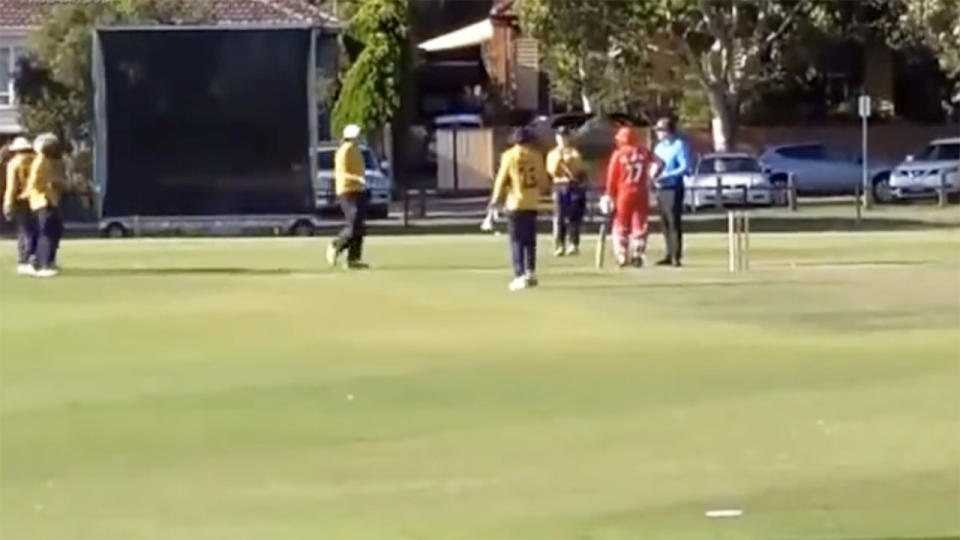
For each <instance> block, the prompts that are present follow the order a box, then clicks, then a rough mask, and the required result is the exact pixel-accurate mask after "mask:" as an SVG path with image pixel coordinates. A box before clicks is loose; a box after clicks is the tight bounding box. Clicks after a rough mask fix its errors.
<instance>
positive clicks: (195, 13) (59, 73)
mask: <svg viewBox="0 0 960 540" xmlns="http://www.w3.org/2000/svg"><path fill="white" fill-rule="evenodd" d="M210 18H211V17H210V12H209V9H208V7H206V5H205V4H202V3H199V2H194V1H191V0H108V1H106V2H78V3H75V4H63V5H59V6H57V7H55V8H54V9H53V10H52V11H51V13H50V15H49V16H48V17H47V19H46V20H45V21H44V23H43V24H42V25H41V26H40V27H39V28H37V29H36V30H34V31H33V32H32V33H31V34H30V36H29V50H28V58H27V59H26V60H25V61H21V62H20V65H19V70H18V71H19V73H18V74H17V77H16V85H17V95H18V96H19V100H18V110H19V113H20V118H21V121H22V122H23V124H24V127H26V129H27V130H28V131H32V132H41V131H52V132H55V133H58V134H59V135H60V136H61V138H62V139H63V140H64V141H66V142H67V143H68V147H70V148H71V149H72V152H73V157H74V158H75V159H74V161H76V162H79V163H85V162H88V161H89V160H87V159H85V157H84V153H88V152H89V147H90V114H89V111H90V107H91V103H92V97H91V96H92V88H93V83H92V80H91V75H90V69H91V67H90V66H91V48H92V40H91V38H90V36H91V34H92V31H93V29H94V28H96V27H97V26H109V25H112V24H181V23H184V24H186V23H199V22H205V21H208V20H210ZM75 172H79V173H80V175H81V176H82V177H84V178H89V173H90V172H89V170H81V171H75Z"/></svg>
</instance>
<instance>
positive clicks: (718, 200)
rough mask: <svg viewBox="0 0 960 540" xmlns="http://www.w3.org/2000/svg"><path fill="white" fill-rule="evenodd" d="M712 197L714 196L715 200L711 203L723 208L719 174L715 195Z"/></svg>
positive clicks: (721, 185) (721, 180)
mask: <svg viewBox="0 0 960 540" xmlns="http://www.w3.org/2000/svg"><path fill="white" fill-rule="evenodd" d="M714 197H716V200H715V201H713V204H714V205H716V207H717V208H720V209H722V208H723V179H722V178H720V177H719V176H718V177H717V188H716V195H714Z"/></svg>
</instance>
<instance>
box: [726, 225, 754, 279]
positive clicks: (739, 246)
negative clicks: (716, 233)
mask: <svg viewBox="0 0 960 540" xmlns="http://www.w3.org/2000/svg"><path fill="white" fill-rule="evenodd" d="M727 241H728V243H729V249H728V253H729V256H730V271H731V272H743V271H746V270H748V269H749V268H750V213H749V212H745V211H735V212H727Z"/></svg>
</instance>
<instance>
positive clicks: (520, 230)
mask: <svg viewBox="0 0 960 540" xmlns="http://www.w3.org/2000/svg"><path fill="white" fill-rule="evenodd" d="M510 258H511V260H512V261H513V275H514V276H515V277H523V276H524V275H525V274H528V273H530V274H533V273H534V272H536V271H537V211H536V210H514V211H513V212H512V213H511V214H510Z"/></svg>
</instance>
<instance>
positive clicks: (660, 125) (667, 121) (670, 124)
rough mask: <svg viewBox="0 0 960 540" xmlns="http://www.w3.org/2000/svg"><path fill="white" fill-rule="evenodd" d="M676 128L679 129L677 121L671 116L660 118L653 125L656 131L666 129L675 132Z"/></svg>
mask: <svg viewBox="0 0 960 540" xmlns="http://www.w3.org/2000/svg"><path fill="white" fill-rule="evenodd" d="M676 129H677V124H676V122H674V121H673V119H672V118H669V117H666V116H664V117H661V118H660V119H658V120H657V123H656V124H655V125H654V126H653V130H654V131H665V132H668V133H673V132H674V131H676Z"/></svg>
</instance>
